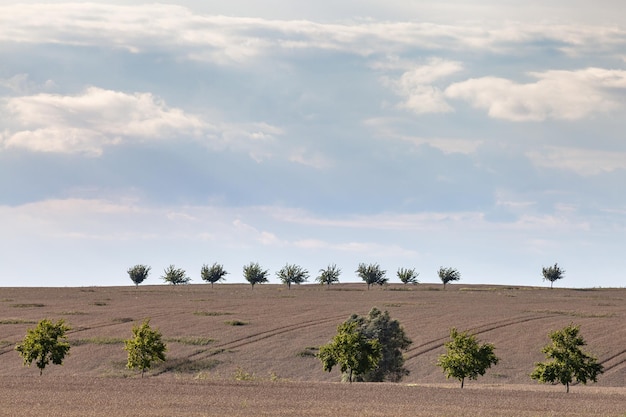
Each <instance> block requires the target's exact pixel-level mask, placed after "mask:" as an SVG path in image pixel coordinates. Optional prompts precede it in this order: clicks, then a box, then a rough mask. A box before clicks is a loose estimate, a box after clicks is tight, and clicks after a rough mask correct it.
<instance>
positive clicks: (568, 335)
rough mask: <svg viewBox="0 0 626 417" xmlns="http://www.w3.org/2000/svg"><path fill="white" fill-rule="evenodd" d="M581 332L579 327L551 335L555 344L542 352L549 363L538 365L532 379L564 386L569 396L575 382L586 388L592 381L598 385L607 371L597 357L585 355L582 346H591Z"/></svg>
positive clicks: (571, 325)
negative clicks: (600, 376) (601, 375)
mask: <svg viewBox="0 0 626 417" xmlns="http://www.w3.org/2000/svg"><path fill="white" fill-rule="evenodd" d="M579 332H580V327H579V326H575V325H574V324H570V325H569V326H566V327H565V328H563V329H561V330H556V331H554V332H552V333H550V335H549V336H550V340H552V343H551V344H549V345H547V346H545V347H544V348H543V349H541V351H542V352H543V353H545V355H546V358H547V359H548V361H547V362H538V363H536V364H535V370H534V371H533V373H532V374H531V375H530V377H531V378H532V379H536V380H537V381H539V382H544V383H545V382H547V383H551V384H554V383H557V382H558V383H561V384H563V385H565V387H566V392H568V393H569V385H570V384H571V383H572V382H573V381H577V382H580V383H582V384H587V381H588V380H589V381H593V382H597V381H598V375H600V374H602V373H603V372H604V367H603V366H602V364H600V363H598V360H597V359H596V358H595V357H593V356H591V355H589V354H587V353H585V352H583V351H582V349H581V348H582V346H585V345H586V344H587V343H586V342H585V339H583V338H582V336H580V335H579Z"/></svg>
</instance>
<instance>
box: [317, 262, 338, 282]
mask: <svg viewBox="0 0 626 417" xmlns="http://www.w3.org/2000/svg"><path fill="white" fill-rule="evenodd" d="M339 275H341V269H339V268H337V265H335V264H332V265H328V266H327V267H326V268H323V269H320V275H319V276H318V277H317V278H315V280H316V281H317V282H319V283H320V284H321V285H324V284H326V286H330V285H332V284H334V283H338V282H339Z"/></svg>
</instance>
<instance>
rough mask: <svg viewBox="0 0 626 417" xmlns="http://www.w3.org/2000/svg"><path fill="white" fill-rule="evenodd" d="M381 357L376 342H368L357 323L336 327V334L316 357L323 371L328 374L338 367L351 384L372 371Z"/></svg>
mask: <svg viewBox="0 0 626 417" xmlns="http://www.w3.org/2000/svg"><path fill="white" fill-rule="evenodd" d="M381 355H382V349H381V346H380V343H378V340H375V339H374V340H368V339H367V338H366V337H365V335H363V333H362V332H361V331H360V330H359V328H358V323H356V322H349V321H347V322H344V323H342V324H340V325H339V326H338V327H337V334H336V335H335V337H334V338H333V340H332V341H331V342H329V343H328V344H325V345H323V346H321V347H320V350H319V353H318V354H317V357H318V358H319V359H320V361H321V362H322V366H323V368H324V370H325V371H327V372H330V371H332V370H333V368H334V367H335V365H338V366H339V369H340V370H341V373H342V374H344V375H347V379H348V381H349V382H350V383H352V381H354V380H355V378H357V377H359V376H361V375H363V374H365V373H367V372H369V371H370V370H372V369H374V368H375V367H376V365H377V364H378V361H379V360H380V358H381Z"/></svg>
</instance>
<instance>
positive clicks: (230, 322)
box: [224, 320, 250, 326]
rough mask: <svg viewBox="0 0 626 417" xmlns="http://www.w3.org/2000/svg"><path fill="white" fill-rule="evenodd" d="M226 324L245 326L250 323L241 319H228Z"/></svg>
mask: <svg viewBox="0 0 626 417" xmlns="http://www.w3.org/2000/svg"><path fill="white" fill-rule="evenodd" d="M224 324H228V325H229V326H245V325H247V324H250V323H248V322H247V321H241V320H227V321H225V322H224Z"/></svg>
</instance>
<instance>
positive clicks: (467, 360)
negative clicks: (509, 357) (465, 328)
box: [437, 327, 499, 388]
mask: <svg viewBox="0 0 626 417" xmlns="http://www.w3.org/2000/svg"><path fill="white" fill-rule="evenodd" d="M444 346H445V348H446V353H445V354H443V355H441V356H439V359H438V360H437V366H440V367H441V368H442V369H443V372H444V373H445V374H446V378H450V377H452V378H456V379H458V380H459V381H461V388H463V386H464V383H465V378H469V379H476V378H478V376H479V375H485V372H486V371H487V369H489V368H491V365H497V364H498V361H499V359H498V357H497V356H496V355H495V354H494V353H493V351H494V350H495V347H494V346H493V345H492V344H490V343H483V344H479V342H478V340H476V336H475V335H473V334H469V333H468V332H463V333H459V332H458V331H457V330H456V329H455V328H454V327H453V328H452V329H450V341H449V342H447V343H446V344H445V345H444Z"/></svg>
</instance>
